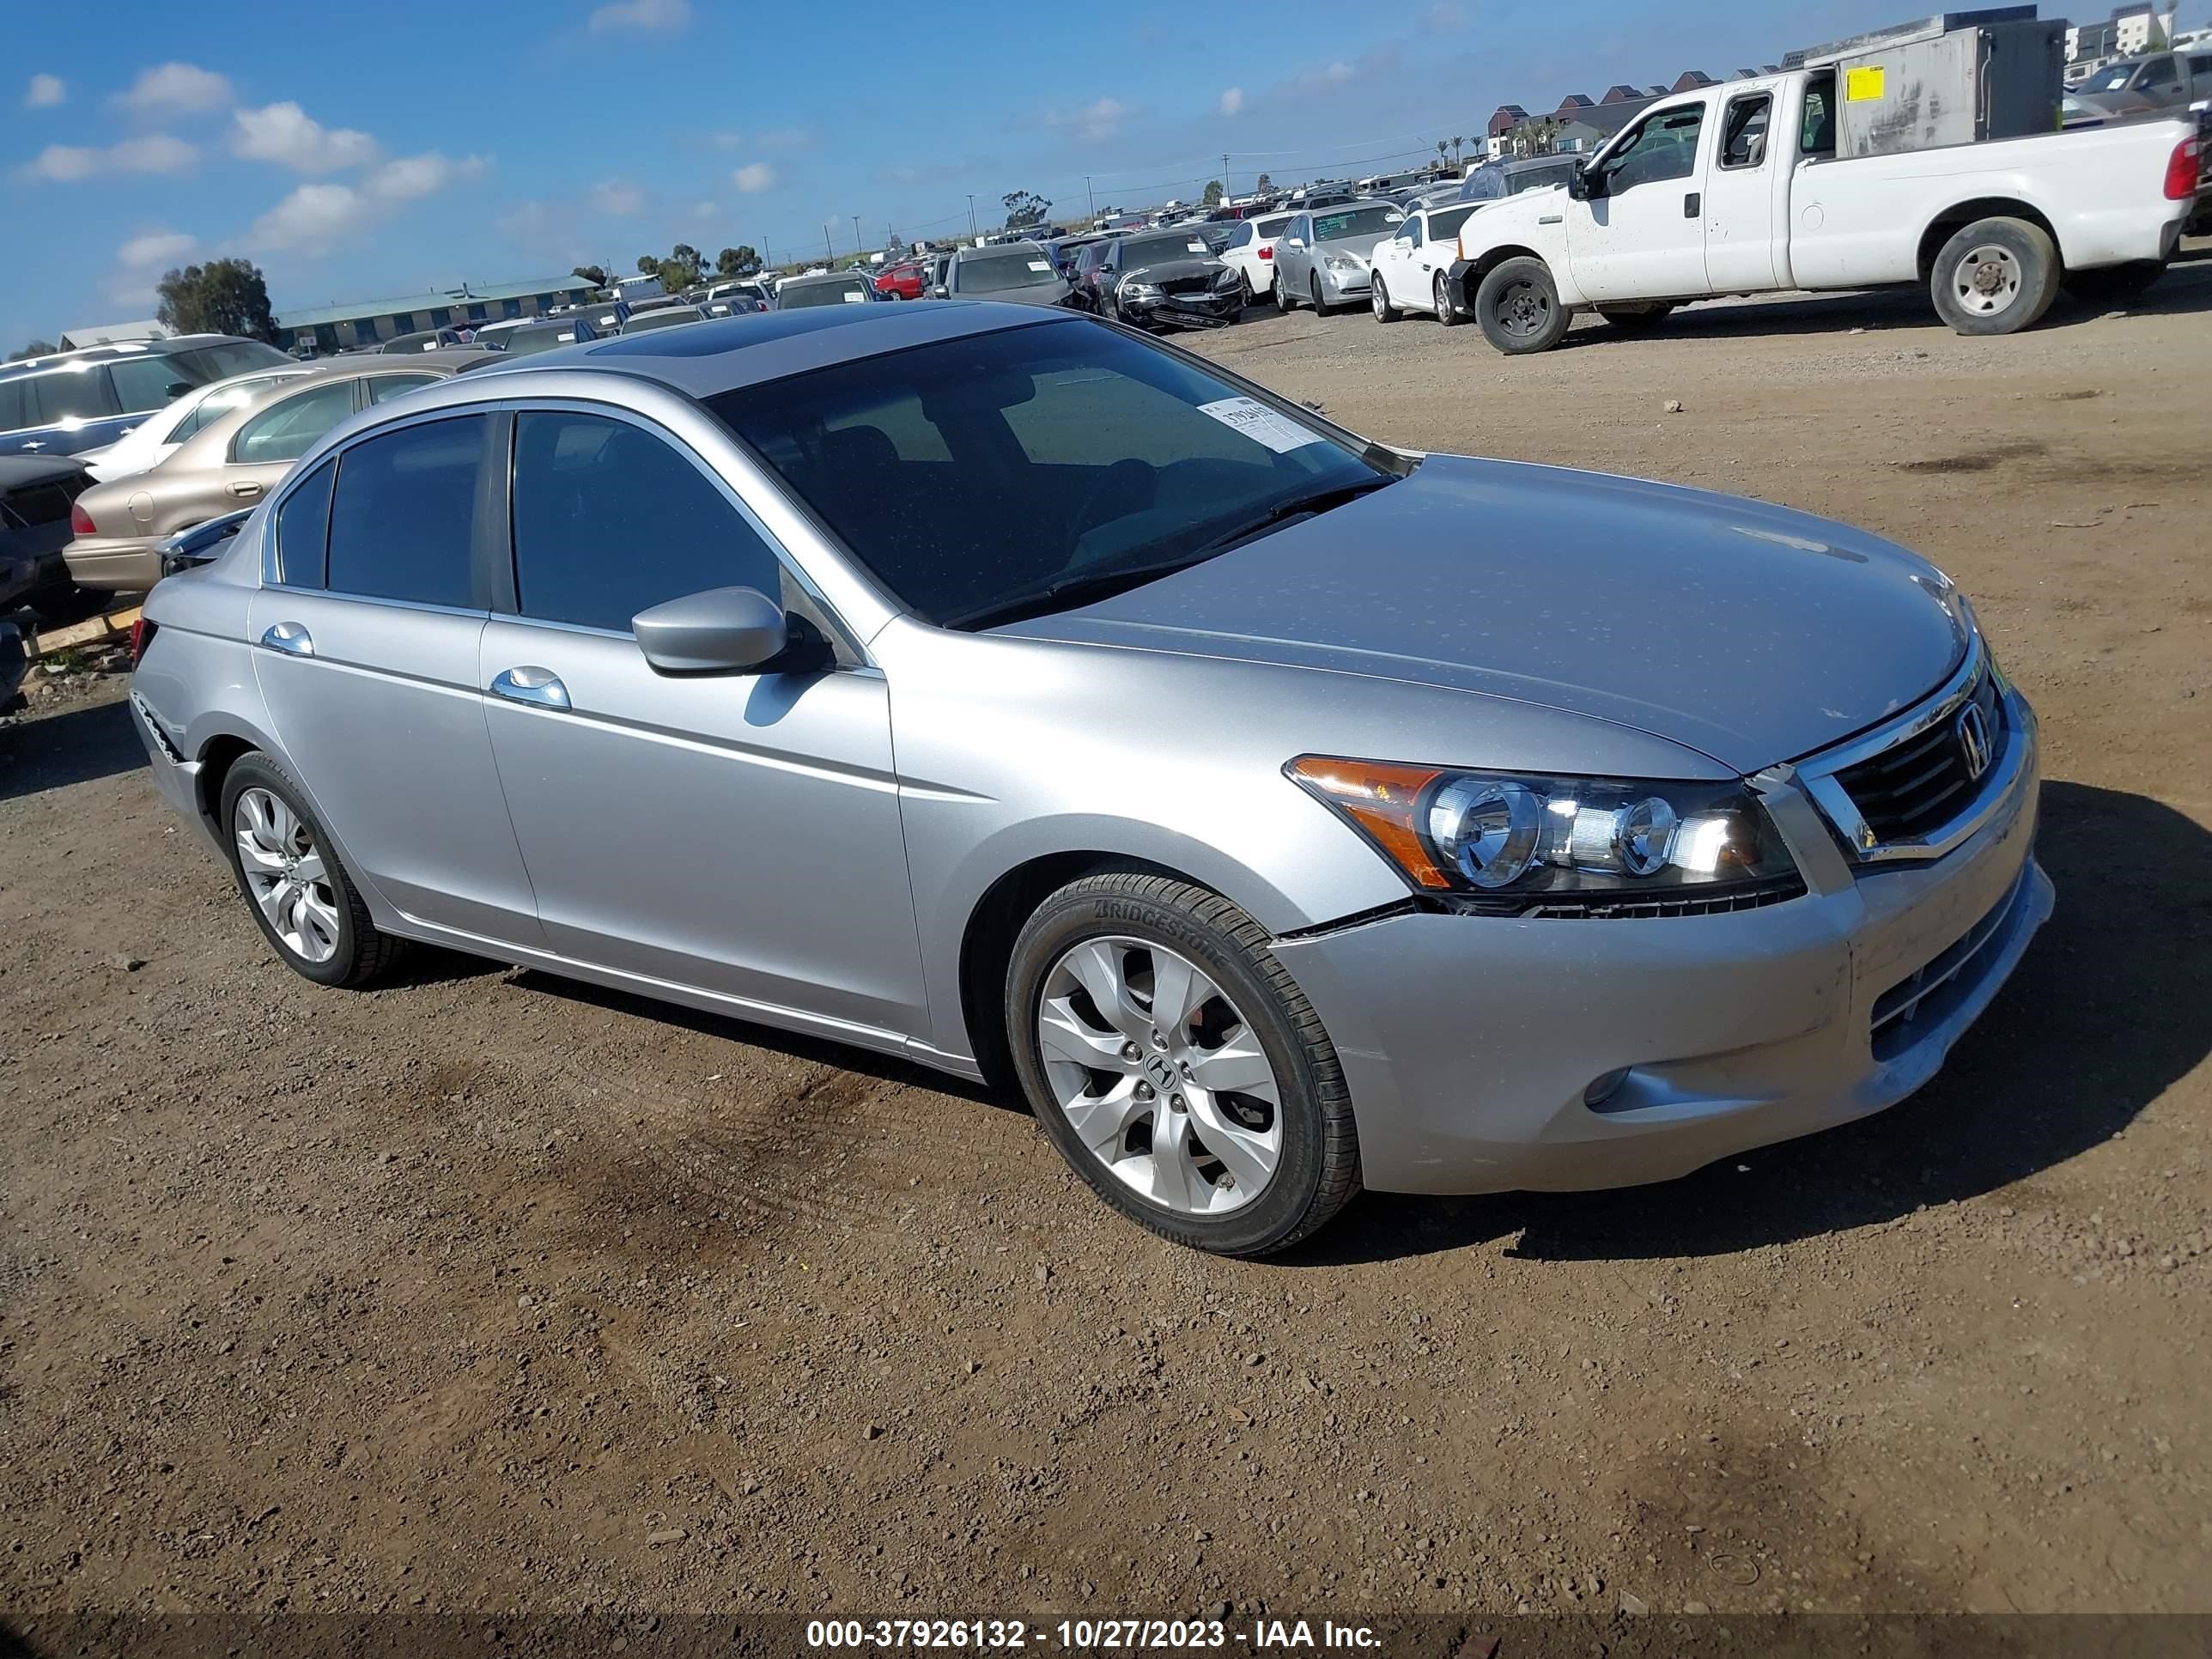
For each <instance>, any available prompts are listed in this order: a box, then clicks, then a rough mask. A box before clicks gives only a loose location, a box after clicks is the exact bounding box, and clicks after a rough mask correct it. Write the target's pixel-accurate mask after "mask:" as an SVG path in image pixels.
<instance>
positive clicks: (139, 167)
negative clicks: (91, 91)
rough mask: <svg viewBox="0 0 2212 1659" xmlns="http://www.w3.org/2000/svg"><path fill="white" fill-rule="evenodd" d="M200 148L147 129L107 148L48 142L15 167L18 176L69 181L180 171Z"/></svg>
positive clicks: (190, 162)
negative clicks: (104, 175)
mask: <svg viewBox="0 0 2212 1659" xmlns="http://www.w3.org/2000/svg"><path fill="white" fill-rule="evenodd" d="M199 155H200V153H199V151H198V150H197V149H195V148H194V147H193V146H192V145H191V144H188V143H185V141H184V140H183V139H181V138H172V137H169V136H168V135H167V133H163V132H156V133H149V135H148V136H147V137H143V138H126V139H125V140H124V141H123V142H122V143H119V144H112V145H110V146H109V147H108V148H107V149H86V148H84V147H82V146H81V145H76V144H49V145H47V146H46V149H42V150H40V152H39V154H38V155H37V157H36V159H34V160H33V161H27V162H26V163H25V164H24V165H23V166H21V167H18V168H16V170H15V171H16V174H17V176H18V177H20V178H23V179H46V180H48V181H51V182H54V183H59V184H69V183H73V182H74V181H76V179H89V178H91V177H92V176H93V175H94V174H95V173H181V172H183V171H184V170H185V168H186V167H190V166H191V164H192V163H193V162H195V161H197V160H199Z"/></svg>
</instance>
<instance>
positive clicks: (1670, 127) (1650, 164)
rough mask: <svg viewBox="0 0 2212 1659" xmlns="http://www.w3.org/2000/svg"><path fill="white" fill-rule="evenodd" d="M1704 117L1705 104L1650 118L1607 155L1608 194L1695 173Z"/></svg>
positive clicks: (1616, 193) (1673, 110)
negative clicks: (1699, 135) (1699, 137)
mask: <svg viewBox="0 0 2212 1659" xmlns="http://www.w3.org/2000/svg"><path fill="white" fill-rule="evenodd" d="M1704 125H1705V106H1704V105H1703V104H1691V105H1687V106H1684V107H1681V108H1679V109H1668V110H1661V111H1660V112H1658V113H1656V114H1655V115H1652V116H1649V117H1647V118H1645V120H1644V125H1641V126H1639V127H1638V128H1637V129H1636V131H1634V132H1632V133H1631V134H1630V135H1629V137H1628V141H1627V142H1626V143H1624V144H1622V145H1621V147H1620V149H1616V150H1615V151H1613V154H1612V155H1609V156H1607V158H1606V162H1605V173H1606V190H1607V194H1609V195H1616V196H1617V195H1619V194H1620V192H1621V191H1625V190H1632V189H1633V188H1635V186H1637V185H1656V184H1663V183H1664V182H1666V181H1667V180H1668V179H1686V178H1688V177H1689V176H1690V175H1691V174H1692V173H1695V172H1696V171H1697V167H1698V134H1699V132H1700V131H1702V130H1703V128H1704Z"/></svg>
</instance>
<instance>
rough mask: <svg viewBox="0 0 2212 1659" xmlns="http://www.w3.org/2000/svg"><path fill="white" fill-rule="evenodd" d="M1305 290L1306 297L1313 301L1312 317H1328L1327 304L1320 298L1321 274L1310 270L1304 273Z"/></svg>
mask: <svg viewBox="0 0 2212 1659" xmlns="http://www.w3.org/2000/svg"><path fill="white" fill-rule="evenodd" d="M1306 289H1307V290H1308V297H1310V299H1311V300H1312V301H1313V308H1314V315H1315V316H1316V317H1326V316H1328V301H1326V300H1324V299H1322V297H1321V272H1319V271H1317V270H1311V271H1308V272H1307V273H1306Z"/></svg>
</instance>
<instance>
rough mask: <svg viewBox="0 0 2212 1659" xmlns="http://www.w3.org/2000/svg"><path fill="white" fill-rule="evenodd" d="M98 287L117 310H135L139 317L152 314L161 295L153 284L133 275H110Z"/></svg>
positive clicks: (159, 301)
mask: <svg viewBox="0 0 2212 1659" xmlns="http://www.w3.org/2000/svg"><path fill="white" fill-rule="evenodd" d="M100 292H101V293H102V294H103V295H106V298H107V302H108V304H110V305H112V306H113V307H115V308H116V309H117V310H118V311H123V312H135V313H137V314H138V315H139V316H141V317H150V316H152V315H153V314H154V311H155V307H157V306H159V305H160V304H161V295H160V293H159V292H158V291H157V290H156V289H155V288H154V286H153V284H152V283H149V282H147V281H146V280H145V279H144V278H143V277H142V276H135V275H131V276H110V277H109V278H108V279H107V280H106V282H104V283H101V284H100Z"/></svg>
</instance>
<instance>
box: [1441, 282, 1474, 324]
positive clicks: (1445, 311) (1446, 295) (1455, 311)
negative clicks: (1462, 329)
mask: <svg viewBox="0 0 2212 1659" xmlns="http://www.w3.org/2000/svg"><path fill="white" fill-rule="evenodd" d="M1436 301H1437V321H1438V322H1440V323H1442V324H1443V325H1444V326H1445V327H1446V328H1457V327H1458V326H1459V325H1461V324H1462V323H1463V322H1465V321H1466V320H1467V319H1465V318H1464V317H1462V316H1461V315H1460V314H1459V308H1458V307H1456V306H1455V305H1453V304H1452V293H1451V278H1450V277H1449V276H1445V275H1444V274H1443V272H1442V271H1441V270H1440V271H1438V272H1437V291H1436Z"/></svg>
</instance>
